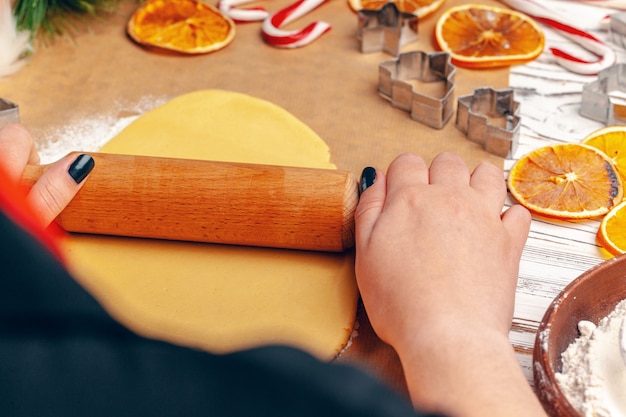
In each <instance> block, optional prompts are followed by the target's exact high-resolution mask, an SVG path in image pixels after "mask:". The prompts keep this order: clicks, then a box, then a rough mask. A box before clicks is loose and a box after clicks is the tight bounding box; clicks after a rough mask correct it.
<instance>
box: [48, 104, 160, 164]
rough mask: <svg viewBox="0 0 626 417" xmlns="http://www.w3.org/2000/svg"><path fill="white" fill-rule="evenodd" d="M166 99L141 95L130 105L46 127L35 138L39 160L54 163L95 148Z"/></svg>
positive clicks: (96, 149) (113, 107) (119, 105)
mask: <svg viewBox="0 0 626 417" xmlns="http://www.w3.org/2000/svg"><path fill="white" fill-rule="evenodd" d="M166 101H167V99H166V98H155V97H144V98H143V99H141V100H140V101H139V102H137V103H134V104H132V105H128V104H120V103H117V104H115V105H113V106H112V107H111V112H110V114H104V115H98V116H93V117H89V118H86V119H82V120H78V121H77V122H76V123H73V124H68V125H64V126H61V127H58V128H55V129H49V130H46V131H45V133H44V136H45V137H39V138H36V141H37V151H38V153H39V156H40V158H41V163H42V164H48V163H52V162H55V161H57V160H59V159H61V158H62V157H63V156H65V155H67V154H68V153H69V152H71V151H85V152H95V151H98V150H99V149H100V148H101V147H102V146H103V145H104V144H105V143H107V142H108V141H109V140H111V139H113V138H114V137H115V136H116V135H117V134H118V133H120V132H121V131H122V130H123V129H124V128H125V127H126V126H128V125H129V124H130V123H132V122H133V121H134V120H135V119H137V118H138V117H139V116H141V115H142V114H144V113H145V112H147V111H150V110H152V109H153V108H155V107H157V106H159V105H161V104H164V103H165V102H166Z"/></svg>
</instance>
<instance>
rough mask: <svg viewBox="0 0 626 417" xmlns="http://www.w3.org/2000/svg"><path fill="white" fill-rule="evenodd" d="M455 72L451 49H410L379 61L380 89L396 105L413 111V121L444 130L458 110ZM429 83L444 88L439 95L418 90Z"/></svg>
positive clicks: (439, 88) (440, 88)
mask: <svg viewBox="0 0 626 417" xmlns="http://www.w3.org/2000/svg"><path fill="white" fill-rule="evenodd" d="M455 74H456V67H455V66H454V65H452V63H451V62H450V54H448V53H447V52H432V53H426V52H423V51H412V52H407V53H404V54H400V56H399V57H398V58H397V59H392V60H389V61H383V62H381V63H380V64H379V66H378V92H379V93H380V95H381V96H383V97H384V98H386V99H388V100H390V101H391V105H392V106H394V107H398V108H400V109H403V110H407V111H409V112H410V114H411V118H412V119H413V120H417V121H418V122H421V123H424V124H425V125H427V126H430V127H433V128H435V129H441V128H443V127H444V126H445V124H446V123H447V122H448V120H449V119H450V117H451V116H452V113H453V112H454V102H453V100H452V98H453V96H454V76H455ZM412 80H416V81H419V82H414V81H412ZM426 84H430V86H432V87H436V88H437V89H438V90H440V91H438V92H437V94H436V95H429V94H426V93H423V92H422V91H418V90H422V89H424V88H425V87H427V85H426ZM430 90H434V88H430Z"/></svg>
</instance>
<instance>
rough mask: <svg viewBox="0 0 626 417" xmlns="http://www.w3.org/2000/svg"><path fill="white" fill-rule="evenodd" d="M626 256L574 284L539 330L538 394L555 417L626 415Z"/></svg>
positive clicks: (548, 312)
mask: <svg viewBox="0 0 626 417" xmlns="http://www.w3.org/2000/svg"><path fill="white" fill-rule="evenodd" d="M625 300H626V255H622V256H619V257H616V258H613V259H610V260H607V261H605V262H603V263H601V264H600V265H598V266H596V267H594V268H592V269H590V270H589V271H587V272H585V273H583V274H582V275H581V276H579V277H578V278H576V279H575V280H574V281H572V282H571V283H570V284H569V285H568V286H567V287H565V288H564V289H563V291H562V292H561V293H560V294H559V295H558V296H557V297H556V298H555V299H554V301H553V302H552V304H551V305H550V306H549V307H548V309H547V310H546V313H545V315H544V317H543V319H542V321H541V323H540V325H539V328H538V331H537V337H536V340H535V347H534V351H533V375H534V380H535V388H536V391H537V395H538V396H539V399H540V400H541V402H542V404H543V405H544V408H545V409H546V411H547V412H548V414H549V415H550V416H552V417H566V416H567V417H596V416H597V417H619V416H626V365H625V363H624V359H623V358H622V354H621V352H620V329H621V327H622V323H623V322H624V319H625V318H626V301H625Z"/></svg>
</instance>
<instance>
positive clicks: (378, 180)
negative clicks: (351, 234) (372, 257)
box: [354, 167, 387, 246]
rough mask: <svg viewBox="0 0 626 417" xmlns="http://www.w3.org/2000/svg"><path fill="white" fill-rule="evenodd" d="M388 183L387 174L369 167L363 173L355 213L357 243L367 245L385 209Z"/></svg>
mask: <svg viewBox="0 0 626 417" xmlns="http://www.w3.org/2000/svg"><path fill="white" fill-rule="evenodd" d="M386 195H387V185H386V180H385V175H384V174H383V173H382V172H379V171H378V170H376V169H374V168H371V167H368V168H365V169H364V170H363V173H362V174H361V197H360V198H359V204H358V205H357V208H356V212H355V213H354V221H355V231H356V244H357V246H363V245H366V244H367V242H368V241H369V239H370V235H371V233H372V230H373V229H374V225H375V224H376V221H377V220H378V216H380V213H381V212H382V210H383V205H384V204H385V196H386Z"/></svg>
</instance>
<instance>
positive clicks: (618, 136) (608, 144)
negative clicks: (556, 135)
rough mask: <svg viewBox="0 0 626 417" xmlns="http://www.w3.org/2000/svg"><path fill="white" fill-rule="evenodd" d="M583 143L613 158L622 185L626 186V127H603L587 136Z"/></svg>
mask: <svg viewBox="0 0 626 417" xmlns="http://www.w3.org/2000/svg"><path fill="white" fill-rule="evenodd" d="M582 143H584V144H585V145H589V146H593V147H594V148H598V149H600V150H601V151H602V152H604V153H605V154H606V155H607V156H608V157H609V158H611V159H612V160H613V163H614V164H615V167H616V169H617V172H618V173H619V175H620V177H621V178H622V184H626V126H607V127H603V128H601V129H598V130H596V131H594V132H591V133H590V134H589V135H587V136H586V137H585V138H584V139H583V140H582Z"/></svg>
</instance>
